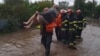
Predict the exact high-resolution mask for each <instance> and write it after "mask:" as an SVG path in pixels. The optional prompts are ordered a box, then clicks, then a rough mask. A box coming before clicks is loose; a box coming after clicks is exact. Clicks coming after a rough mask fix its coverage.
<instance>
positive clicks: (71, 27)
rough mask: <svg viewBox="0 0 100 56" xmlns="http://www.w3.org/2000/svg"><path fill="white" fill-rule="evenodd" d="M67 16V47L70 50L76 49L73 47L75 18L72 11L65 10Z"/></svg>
mask: <svg viewBox="0 0 100 56" xmlns="http://www.w3.org/2000/svg"><path fill="white" fill-rule="evenodd" d="M67 14H68V16H69V18H68V22H69V23H68V24H69V26H68V27H69V29H68V35H69V38H68V47H69V48H71V49H77V48H76V47H75V38H76V37H75V34H76V28H77V25H76V23H77V17H76V16H75V14H74V13H73V10H72V9H68V10H67Z"/></svg>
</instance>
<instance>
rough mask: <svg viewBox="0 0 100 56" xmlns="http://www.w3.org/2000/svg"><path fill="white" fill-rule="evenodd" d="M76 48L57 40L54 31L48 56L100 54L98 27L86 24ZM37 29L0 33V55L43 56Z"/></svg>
mask: <svg viewBox="0 0 100 56" xmlns="http://www.w3.org/2000/svg"><path fill="white" fill-rule="evenodd" d="M82 38H83V39H84V40H83V42H81V43H79V44H77V46H76V47H77V48H78V50H71V49H69V48H68V47H67V45H64V44H62V43H61V42H57V40H56V36H55V33H54V35H53V42H52V45H51V53H50V56H100V28H98V27H94V26H90V25H88V26H87V27H86V28H85V29H84V30H83V34H82ZM40 40H41V36H40V33H39V30H38V29H25V30H21V31H18V32H14V33H9V34H5V35H0V56H45V55H44V51H45V50H44V47H43V46H42V44H41V41H40Z"/></svg>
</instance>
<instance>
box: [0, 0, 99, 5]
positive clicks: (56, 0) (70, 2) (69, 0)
mask: <svg viewBox="0 0 100 56" xmlns="http://www.w3.org/2000/svg"><path fill="white" fill-rule="evenodd" d="M30 1H32V2H34V1H41V0H30ZM59 1H68V2H69V5H73V3H74V0H54V2H55V3H56V4H58V2H59ZM86 1H92V0H86ZM95 1H97V2H98V4H100V0H95ZM2 2H3V0H0V3H2Z"/></svg>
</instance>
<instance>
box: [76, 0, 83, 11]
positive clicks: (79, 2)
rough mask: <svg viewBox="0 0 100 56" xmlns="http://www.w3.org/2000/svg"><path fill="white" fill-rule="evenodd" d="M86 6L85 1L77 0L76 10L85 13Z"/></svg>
mask: <svg viewBox="0 0 100 56" xmlns="http://www.w3.org/2000/svg"><path fill="white" fill-rule="evenodd" d="M84 4H85V0H75V1H74V9H75V10H77V9H80V10H82V11H84Z"/></svg>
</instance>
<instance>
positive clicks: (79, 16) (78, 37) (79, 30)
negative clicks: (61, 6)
mask: <svg viewBox="0 0 100 56" xmlns="http://www.w3.org/2000/svg"><path fill="white" fill-rule="evenodd" d="M76 16H77V26H78V27H77V34H76V40H78V41H82V37H81V34H82V30H83V23H84V22H83V20H84V19H83V18H84V17H83V15H82V12H81V10H79V9H78V10H77V11H76Z"/></svg>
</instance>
